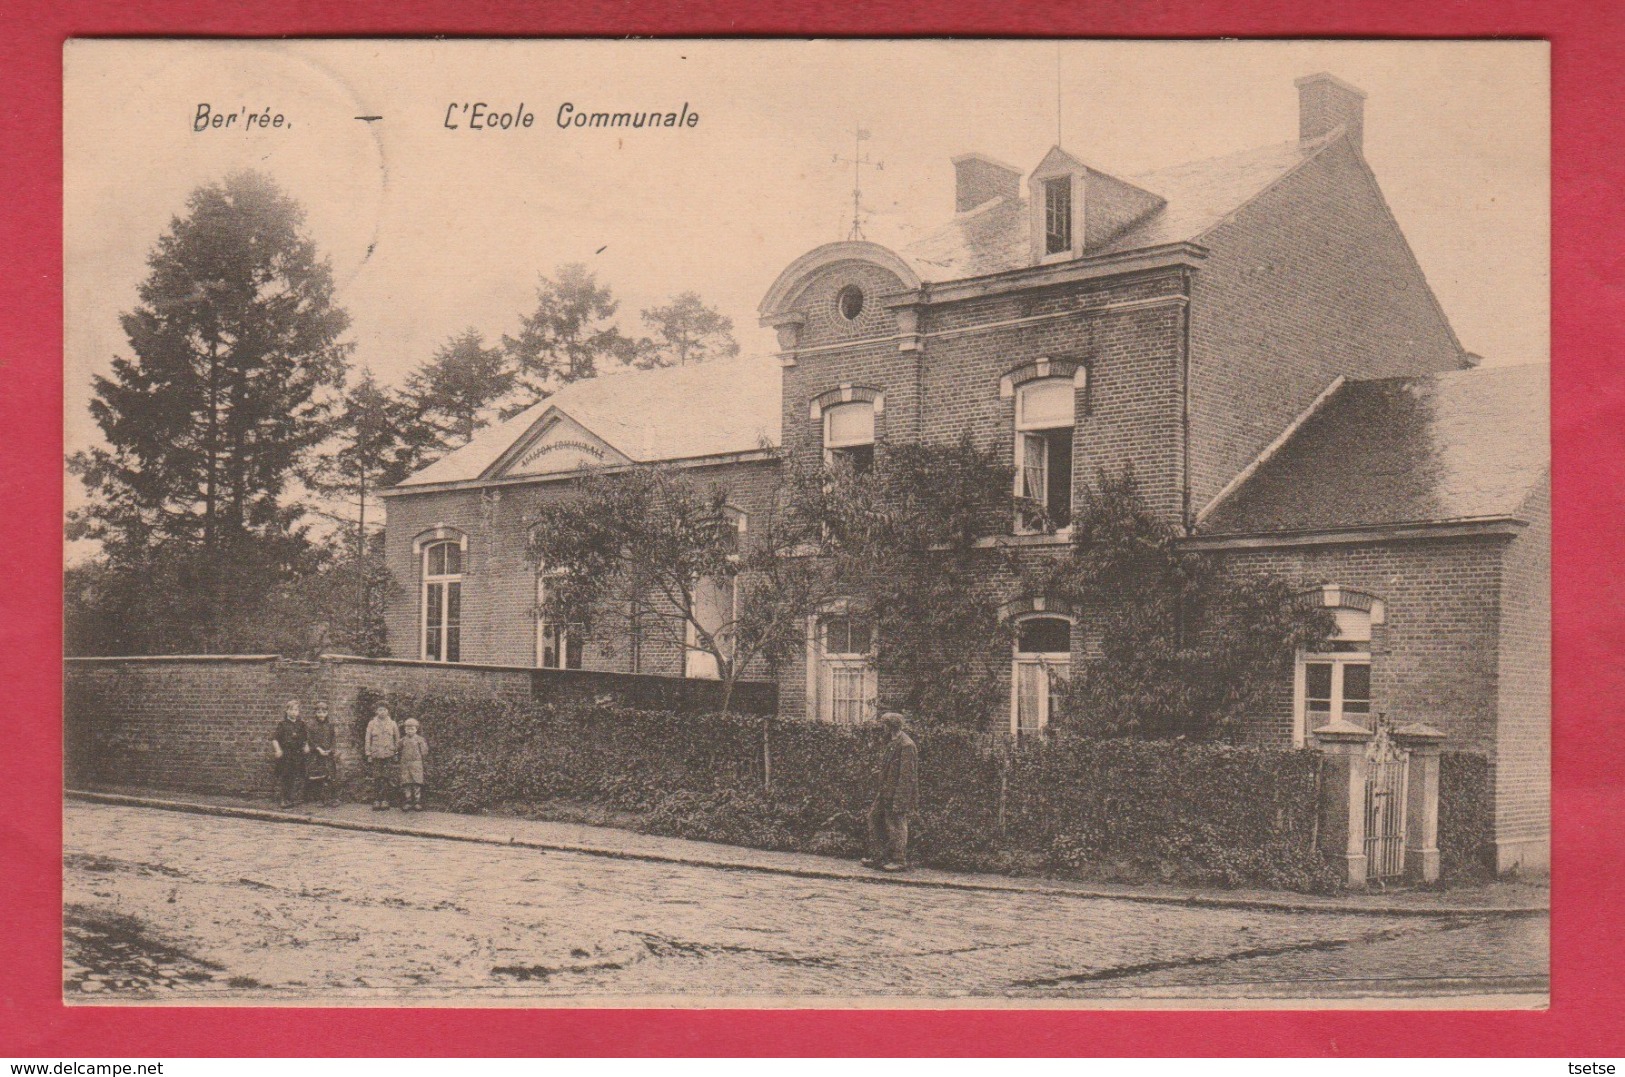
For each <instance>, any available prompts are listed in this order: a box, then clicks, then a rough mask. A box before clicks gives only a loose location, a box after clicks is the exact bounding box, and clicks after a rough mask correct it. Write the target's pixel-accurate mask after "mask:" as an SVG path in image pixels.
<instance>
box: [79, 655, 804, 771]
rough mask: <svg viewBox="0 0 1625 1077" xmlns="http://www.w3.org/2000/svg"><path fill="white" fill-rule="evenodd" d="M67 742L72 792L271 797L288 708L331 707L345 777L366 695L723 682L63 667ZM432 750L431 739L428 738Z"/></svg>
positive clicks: (279, 662) (741, 691)
mask: <svg viewBox="0 0 1625 1077" xmlns="http://www.w3.org/2000/svg"><path fill="white" fill-rule="evenodd" d="M65 668H66V676H65V685H64V695H63V698H64V708H63V732H64V749H65V751H64V754H65V757H66V777H67V781H68V784H69V785H70V786H84V785H131V786H138V787H144V788H150V789H172V790H184V791H193V792H226V793H242V794H248V795H266V794H268V793H269V791H270V788H271V762H270V759H271V749H270V737H271V733H272V731H273V730H274V729H275V728H276V723H277V721H278V719H280V718H281V716H282V709H283V706H284V705H285V704H286V703H287V701H288V700H290V699H297V700H298V701H299V702H300V705H301V707H302V708H303V709H304V713H305V715H306V716H307V717H308V716H309V715H310V714H311V713H312V707H313V705H314V704H315V703H316V702H317V701H318V700H326V701H327V703H328V706H329V711H330V713H331V715H332V720H333V722H334V725H335V726H336V729H337V738H336V739H337V751H338V758H339V765H340V770H341V773H346V774H347V773H353V772H354V770H355V768H357V767H358V766H359V763H360V759H361V747H360V745H361V735H362V732H363V731H364V729H365V722H364V721H362V720H361V719H360V718H359V717H358V715H357V713H356V700H357V697H358V696H360V694H361V693H362V692H369V693H371V694H373V695H375V696H383V697H389V696H409V697H415V698H416V697H426V696H434V697H459V696H462V697H470V698H483V699H497V700H503V701H506V702H510V703H523V702H528V701H532V700H534V701H538V702H544V703H546V702H558V703H598V702H609V703H614V704H616V705H619V706H623V707H633V708H650V709H661V710H670V711H680V712H699V711H715V710H718V709H720V707H721V702H722V699H721V697H722V687H723V686H722V685H721V684H720V683H719V682H717V681H701V680H687V679H683V678H673V677H657V676H649V675H628V674H614V673H602V672H590V671H584V670H538V669H529V668H516V667H497V666H473V665H447V664H443V663H429V662H410V661H397V660H390V659H370V658H352V657H347V656H340V655H325V656H323V657H322V659H321V660H320V661H318V662H293V661H288V660H286V659H282V658H279V657H277V656H275V655H257V656H222V657H212V656H196V655H177V656H166V657H158V658H69V659H67V660H66V667H65ZM732 702H733V709H734V710H735V711H736V712H741V713H750V714H772V713H774V711H775V709H776V707H777V698H776V694H775V692H774V690H773V686H772V685H770V684H751V685H740V686H737V688H736V690H735V695H734V699H733V701H732ZM424 734H425V736H426V737H428V738H429V739H430V742H431V744H432V743H433V738H434V736H435V733H434V731H433V730H425V731H424Z"/></svg>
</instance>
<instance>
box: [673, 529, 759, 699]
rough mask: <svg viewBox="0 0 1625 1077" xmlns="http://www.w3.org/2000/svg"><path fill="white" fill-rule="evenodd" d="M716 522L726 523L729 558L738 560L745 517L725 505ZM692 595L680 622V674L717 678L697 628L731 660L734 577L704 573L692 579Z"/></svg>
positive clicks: (736, 615) (736, 583)
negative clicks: (684, 618)
mask: <svg viewBox="0 0 1625 1077" xmlns="http://www.w3.org/2000/svg"><path fill="white" fill-rule="evenodd" d="M720 522H721V523H722V524H725V525H726V526H727V531H725V532H724V534H723V539H724V541H731V542H732V543H733V546H734V550H735V552H734V553H733V554H731V555H730V556H729V560H730V561H732V562H733V563H735V564H738V562H739V554H738V552H737V551H738V548H739V545H740V544H741V543H743V542H744V539H745V531H746V528H747V526H748V523H749V521H748V518H747V517H746V515H745V513H743V512H741V511H739V510H738V509H735V508H732V507H728V508H726V509H724V510H723V519H722V521H720ZM692 597H693V603H694V608H693V610H692V612H691V613H690V615H689V617H688V621H687V624H686V625H685V626H684V641H683V642H684V652H683V653H684V657H683V676H685V677H695V678H699V679H702V680H712V681H714V680H720V679H721V677H722V671H721V669H720V668H718V665H717V656H716V655H715V654H713V653H712V651H711V649H710V648H708V647H706V646H704V643H703V641H702V640H701V638H700V631H701V629H702V628H703V629H704V631H705V632H706V633H707V634H709V635H710V636H711V638H712V640H713V641H714V642H715V644H716V647H717V649H718V650H720V651H721V652H722V655H723V657H724V658H725V659H727V660H729V661H732V660H733V657H734V648H733V640H734V623H735V622H736V621H738V620H739V580H738V577H736V576H721V577H710V576H706V577H704V578H702V579H700V580H697V581H695V584H694V590H693V596H692Z"/></svg>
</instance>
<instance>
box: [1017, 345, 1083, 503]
mask: <svg viewBox="0 0 1625 1077" xmlns="http://www.w3.org/2000/svg"><path fill="white" fill-rule="evenodd" d="M1074 388H1075V386H1074V382H1073V379H1072V378H1071V377H1050V378H1038V379H1035V380H1033V381H1029V382H1026V383H1024V384H1023V385H1021V386H1020V387H1019V388H1017V389H1016V391H1015V395H1016V491H1015V492H1016V496H1017V497H1019V498H1022V499H1023V500H1024V501H1026V502H1027V503H1028V505H1029V506H1031V507H1032V508H1029V509H1028V510H1027V511H1023V512H1022V513H1021V514H1019V518H1018V519H1017V521H1016V524H1017V528H1016V529H1017V530H1018V531H1021V532H1025V533H1029V534H1031V533H1034V532H1040V531H1046V530H1061V529H1063V528H1066V527H1069V526H1071V524H1072V428H1073V425H1074V423H1075V421H1076V416H1075V414H1074V401H1075V399H1076V397H1075V393H1074ZM1033 508H1036V510H1037V511H1033Z"/></svg>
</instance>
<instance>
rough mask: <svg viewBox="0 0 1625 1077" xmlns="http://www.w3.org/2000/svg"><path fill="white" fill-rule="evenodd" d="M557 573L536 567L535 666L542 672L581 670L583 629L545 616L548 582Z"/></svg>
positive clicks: (543, 566) (555, 576) (540, 565)
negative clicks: (546, 670) (542, 670)
mask: <svg viewBox="0 0 1625 1077" xmlns="http://www.w3.org/2000/svg"><path fill="white" fill-rule="evenodd" d="M550 578H557V573H556V570H554V571H550V570H549V569H548V568H547V566H546V565H545V564H539V565H537V566H536V664H537V665H538V666H540V667H541V668H542V669H580V668H581V641H582V637H583V635H584V634H585V631H584V629H585V626H583V625H579V624H572V623H570V622H568V621H561V620H557V619H555V618H553V617H551V616H549V615H548V613H547V581H548V580H549V579H550Z"/></svg>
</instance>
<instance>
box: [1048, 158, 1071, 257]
mask: <svg viewBox="0 0 1625 1077" xmlns="http://www.w3.org/2000/svg"><path fill="white" fill-rule="evenodd" d="M1071 249H1072V177H1071V176H1057V177H1056V178H1055V179H1047V180H1045V181H1044V253H1045V254H1047V255H1048V254H1062V253H1064V252H1066V251H1070V250H1071Z"/></svg>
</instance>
